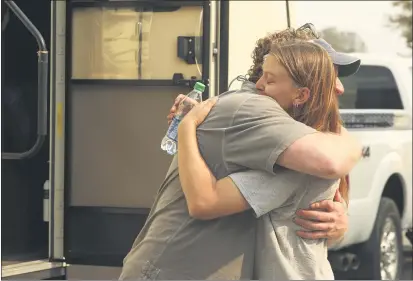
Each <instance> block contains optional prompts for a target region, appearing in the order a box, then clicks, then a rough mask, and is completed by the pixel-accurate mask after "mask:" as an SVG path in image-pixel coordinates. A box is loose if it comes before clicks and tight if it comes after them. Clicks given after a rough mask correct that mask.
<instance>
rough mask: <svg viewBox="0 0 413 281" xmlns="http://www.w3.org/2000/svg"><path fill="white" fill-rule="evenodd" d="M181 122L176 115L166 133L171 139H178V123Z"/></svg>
mask: <svg viewBox="0 0 413 281" xmlns="http://www.w3.org/2000/svg"><path fill="white" fill-rule="evenodd" d="M180 122H181V120H180V119H178V118H176V117H174V118H173V119H172V122H171V125H170V126H169V128H168V131H167V132H166V135H167V136H168V138H170V139H171V140H174V141H178V140H177V137H178V125H179V123H180Z"/></svg>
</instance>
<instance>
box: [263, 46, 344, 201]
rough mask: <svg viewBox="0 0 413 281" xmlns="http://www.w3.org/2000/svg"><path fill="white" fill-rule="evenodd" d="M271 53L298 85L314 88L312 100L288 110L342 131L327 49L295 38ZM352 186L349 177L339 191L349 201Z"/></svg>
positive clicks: (322, 127) (321, 126) (317, 125)
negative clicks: (349, 183) (348, 181)
mask: <svg viewBox="0 0 413 281" xmlns="http://www.w3.org/2000/svg"><path fill="white" fill-rule="evenodd" d="M270 55H272V56H274V57H275V58H276V59H277V60H278V62H279V63H280V64H281V65H282V66H284V67H285V69H286V70H287V72H288V73H289V75H290V76H291V78H292V80H293V81H294V83H295V84H296V86H297V87H307V88H308V89H309V90H310V97H309V99H308V100H307V101H306V102H305V103H304V104H303V105H301V106H299V107H297V108H296V107H292V108H290V109H288V113H289V114H290V115H291V116H292V117H293V118H294V119H295V120H297V121H299V122H302V123H304V124H306V125H307V126H310V127H312V128H314V129H316V130H317V131H320V132H332V133H338V134H339V133H340V132H341V125H342V121H341V118H340V112H339V107H338V98H337V94H336V90H335V85H336V79H337V73H336V70H335V68H334V65H333V62H332V60H331V58H330V56H329V55H328V53H327V51H326V50H324V49H323V48H322V47H321V46H320V45H318V44H315V43H311V42H305V41H302V40H294V41H287V42H284V43H281V44H280V43H278V44H273V45H272V46H271V52H270ZM348 189H349V188H348V184H347V181H346V178H345V177H343V178H341V181H340V186H339V190H340V193H341V195H342V197H343V198H344V200H345V201H346V202H347V204H348V200H349V198H348V192H349V190H348Z"/></svg>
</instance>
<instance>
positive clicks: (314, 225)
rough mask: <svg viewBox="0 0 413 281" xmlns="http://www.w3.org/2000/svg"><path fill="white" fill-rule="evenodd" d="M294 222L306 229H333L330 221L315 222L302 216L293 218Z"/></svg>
mask: <svg viewBox="0 0 413 281" xmlns="http://www.w3.org/2000/svg"><path fill="white" fill-rule="evenodd" d="M294 222H295V223H296V224H297V225H299V226H301V227H302V228H305V229H306V230H319V231H330V230H333V229H334V224H333V223H331V222H329V223H326V222H315V221H309V220H305V219H302V218H295V219H294Z"/></svg>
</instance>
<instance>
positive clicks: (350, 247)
mask: <svg viewBox="0 0 413 281" xmlns="http://www.w3.org/2000/svg"><path fill="white" fill-rule="evenodd" d="M355 55H356V56H358V57H360V58H361V61H362V65H361V67H360V70H359V71H358V73H357V74H355V75H354V76H351V77H347V78H345V79H342V82H343V84H344V87H345V93H344V95H342V96H341V97H340V108H341V113H342V118H343V121H344V123H345V127H346V128H347V129H348V130H349V131H350V132H351V134H353V135H354V136H355V137H356V138H357V139H359V140H360V142H361V143H362V145H363V158H362V159H361V160H360V162H359V163H358V164H357V165H356V167H355V168H354V170H353V171H352V172H351V173H350V175H349V183H350V185H349V186H350V203H349V209H348V215H349V228H348V232H347V233H346V235H345V237H344V240H343V241H341V243H340V244H338V245H337V246H335V247H334V248H332V249H331V252H330V254H329V257H330V260H331V262H332V265H333V267H334V268H335V269H336V271H337V273H336V276H337V277H342V278H346V279H347V278H349V279H352V278H357V279H359V278H361V279H376V280H377V279H390V280H397V279H398V278H400V274H401V270H402V265H403V235H405V232H406V231H408V230H409V229H410V231H411V227H412V62H411V60H410V59H403V58H400V57H396V56H387V55H386V56H385V55H373V54H355ZM410 233H411V232H410ZM410 239H411V238H410Z"/></svg>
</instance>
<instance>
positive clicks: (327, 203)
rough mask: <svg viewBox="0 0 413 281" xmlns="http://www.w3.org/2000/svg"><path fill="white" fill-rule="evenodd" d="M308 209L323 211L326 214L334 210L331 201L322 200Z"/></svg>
mask: <svg viewBox="0 0 413 281" xmlns="http://www.w3.org/2000/svg"><path fill="white" fill-rule="evenodd" d="M310 209H313V210H314V209H325V210H326V211H327V212H333V211H334V210H335V205H334V202H333V201H331V200H323V201H318V202H315V203H313V204H311V205H310Z"/></svg>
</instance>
